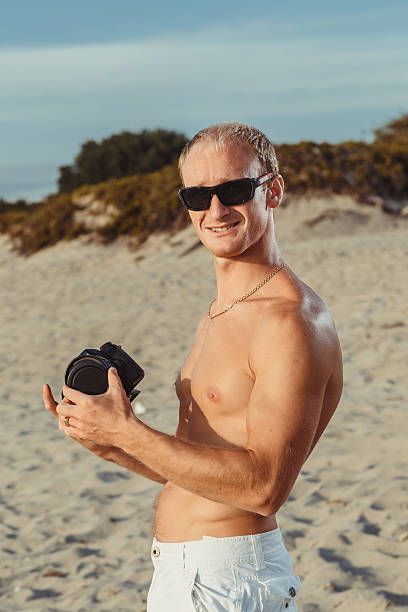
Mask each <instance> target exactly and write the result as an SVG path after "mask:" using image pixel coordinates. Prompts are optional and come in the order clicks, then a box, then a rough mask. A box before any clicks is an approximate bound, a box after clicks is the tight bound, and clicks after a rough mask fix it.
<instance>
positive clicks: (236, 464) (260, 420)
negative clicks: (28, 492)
mask: <svg viewBox="0 0 408 612" xmlns="http://www.w3.org/2000/svg"><path fill="white" fill-rule="evenodd" d="M272 331H273V336H274V337H273V343H274V345H275V346H276V347H279V350H278V351H276V350H274V349H273V347H272V344H271V338H270V336H269V335H268V333H264V334H262V338H260V339H259V340H258V341H257V344H256V346H255V348H254V351H253V354H254V355H255V358H254V359H253V363H252V364H251V366H252V369H253V372H254V376H255V383H254V387H253V390H252V393H251V397H250V401H249V406H248V410H247V430H248V440H247V445H246V448H245V449H242V450H236V449H227V448H225V449H223V448H214V447H211V446H206V445H203V444H196V443H190V442H188V441H184V440H181V439H179V438H176V437H175V436H170V435H167V434H165V433H162V432H159V431H157V430H155V429H152V428H151V427H149V426H148V425H146V424H144V423H143V422H142V421H140V420H139V419H137V418H136V417H134V416H133V414H132V415H128V418H127V421H126V423H125V425H124V426H123V425H121V426H118V427H117V429H116V431H115V427H112V425H111V426H110V431H113V432H114V433H113V435H114V439H112V440H111V441H110V443H112V444H113V445H115V446H118V447H120V448H121V449H123V451H125V452H126V453H127V454H128V455H131V456H133V457H135V458H137V459H138V460H140V461H142V462H143V463H144V464H145V465H146V466H148V467H149V468H150V469H152V470H154V471H155V472H157V473H158V474H160V475H162V476H163V478H164V479H166V480H167V481H171V482H173V483H174V484H176V485H178V486H180V487H182V488H184V489H187V490H188V491H191V492H192V493H195V494H197V495H200V496H202V497H206V498H208V499H211V500H213V501H217V502H221V503H224V504H229V505H232V506H237V507H239V508H243V509H245V510H249V511H251V512H256V513H258V514H263V515H265V516H268V515H270V514H273V513H275V512H276V511H277V510H278V508H279V507H280V505H281V504H282V503H283V501H284V500H285V499H286V497H287V496H288V494H289V492H290V490H291V488H292V486H293V483H294V482H295V480H296V478H297V476H298V474H299V471H300V469H301V467H302V465H303V463H304V461H305V459H306V458H307V456H308V453H309V450H310V448H311V445H312V442H313V438H314V434H315V432H316V429H317V425H318V421H319V416H320V412H321V408H322V401H323V396H324V390H325V386H326V384H327V380H328V377H329V375H330V366H329V361H330V360H329V359H328V355H327V354H325V353H324V352H322V345H321V343H320V342H319V341H317V340H316V338H315V336H314V333H313V331H311V330H310V327H309V328H308V327H307V326H305V325H304V324H303V322H302V321H297V320H295V321H293V320H289V322H288V323H285V324H283V325H280V326H279V331H277V330H276V328H275V327H274V328H273V330H272ZM115 376H116V377H117V374H116V375H115ZM111 380H112V376H111ZM112 387H114V385H112ZM64 393H65V394H66V395H67V397H69V398H70V399H71V400H72V401H73V402H75V403H78V404H80V403H81V400H82V399H83V397H82V398H81V396H82V394H80V393H79V392H78V391H73V390H70V389H68V388H66V387H64ZM86 398H88V399H87V401H88V402H92V398H91V399H89V396H86ZM89 409H90V405H88V411H89ZM71 414H72V410H71ZM73 414H74V415H75V413H73ZM78 415H79V413H78ZM111 418H112V415H111ZM74 422H76V423H77V424H78V426H77V427H75V431H74V428H72V430H71V428H67V429H66V433H67V434H68V435H71V436H72V437H80V436H83V437H86V438H88V439H89V437H91V438H92V437H93V438H98V431H97V427H96V428H95V427H93V428H91V429H92V431H91V430H90V429H89V430H87V429H86V424H84V427H83V429H82V430H81V426H82V419H81V417H80V416H78V420H76V419H74ZM100 435H102V434H100ZM102 443H104V442H103V441H102Z"/></svg>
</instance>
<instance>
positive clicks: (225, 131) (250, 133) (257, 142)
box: [178, 121, 279, 175]
mask: <svg viewBox="0 0 408 612" xmlns="http://www.w3.org/2000/svg"><path fill="white" fill-rule="evenodd" d="M205 140H209V141H212V142H213V143H214V145H215V148H216V150H217V151H219V150H220V149H222V148H224V147H225V145H228V144H235V143H239V144H243V145H244V146H246V147H248V148H249V149H251V150H252V151H253V152H254V154H255V156H256V158H257V159H258V161H259V163H260V166H261V172H262V173H265V174H267V173H268V172H273V173H274V174H279V166H278V159H277V157H276V153H275V149H274V147H273V145H272V143H271V141H270V140H269V138H267V137H266V136H265V134H264V133H263V132H261V130H258V129H257V128H255V127H252V126H249V125H246V124H245V123H239V122H238V121H233V122H231V123H227V122H225V123H214V124H213V125H210V126H209V127H207V128H205V129H203V130H201V131H200V132H198V133H197V134H196V135H195V136H193V138H192V139H191V140H190V141H189V142H188V143H187V144H186V145H185V147H184V149H183V150H182V152H181V154H180V157H179V163H178V167H179V171H180V175H181V170H182V166H183V164H184V162H185V160H186V157H187V155H188V154H189V153H190V151H191V149H192V148H193V147H194V145H196V144H197V143H199V142H202V141H205Z"/></svg>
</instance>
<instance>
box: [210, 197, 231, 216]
mask: <svg viewBox="0 0 408 612" xmlns="http://www.w3.org/2000/svg"><path fill="white" fill-rule="evenodd" d="M229 212H230V211H229V207H228V206H225V205H224V204H223V203H222V202H221V200H220V199H219V197H218V196H217V194H216V193H214V194H213V196H212V198H211V202H210V208H209V210H208V214H209V215H210V217H213V218H214V219H222V218H223V217H225V216H226V215H228V213H229Z"/></svg>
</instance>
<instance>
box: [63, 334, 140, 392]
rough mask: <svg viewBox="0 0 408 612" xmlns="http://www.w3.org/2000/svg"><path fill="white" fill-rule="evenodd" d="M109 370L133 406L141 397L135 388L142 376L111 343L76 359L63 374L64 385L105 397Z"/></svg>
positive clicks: (87, 351)
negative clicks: (111, 369) (118, 380)
mask: <svg viewBox="0 0 408 612" xmlns="http://www.w3.org/2000/svg"><path fill="white" fill-rule="evenodd" d="M112 366H113V367H115V368H116V369H117V372H118V374H119V377H120V379H121V381H122V385H123V388H124V389H125V392H126V395H127V396H128V398H129V400H130V401H131V402H132V401H133V400H134V399H135V397H137V396H138V395H139V393H140V391H139V390H138V389H136V385H137V384H138V383H139V382H140V381H141V380H142V378H143V376H144V372H143V370H142V368H141V367H140V366H139V365H138V364H137V363H136V361H134V360H133V359H132V358H131V357H130V355H128V354H127V353H126V352H125V351H124V350H123V348H122V347H121V346H120V345H118V344H112V342H105V344H103V345H102V346H101V347H100V349H99V350H98V349H85V350H83V351H82V353H80V354H79V355H78V357H75V358H74V359H73V360H72V361H71V362H70V364H69V365H68V367H67V370H66V372H65V384H66V385H67V386H68V387H71V388H72V389H77V390H78V391H82V393H86V394H88V395H99V394H101V393H105V392H106V391H107V390H108V370H109V368H111V367H112ZM63 397H64V396H63Z"/></svg>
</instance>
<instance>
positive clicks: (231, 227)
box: [182, 141, 271, 257]
mask: <svg viewBox="0 0 408 612" xmlns="http://www.w3.org/2000/svg"><path fill="white" fill-rule="evenodd" d="M182 173H183V182H184V185H185V187H198V186H201V187H212V186H214V185H218V184H219V183H223V182H225V181H231V180H234V179H240V178H245V177H250V178H255V177H257V176H259V175H261V174H262V171H261V169H260V163H259V161H258V160H257V159H256V157H255V155H254V153H253V152H252V151H250V150H249V149H248V148H246V147H245V146H243V145H240V144H230V145H226V146H225V147H224V148H222V149H221V150H219V151H217V150H216V149H215V146H214V144H213V143H212V142H211V141H204V142H202V143H198V144H196V145H195V146H194V147H193V148H192V149H191V151H190V153H189V154H188V156H187V158H186V160H185V162H184V164H183V167H182ZM188 212H189V214H190V218H191V221H192V222H193V225H194V228H195V230H196V232H197V235H198V237H199V238H200V240H201V242H202V243H203V244H204V246H206V247H207V249H208V250H209V251H211V253H213V255H215V256H216V257H237V256H239V255H241V254H243V253H245V252H246V251H248V250H249V249H250V248H251V247H253V246H254V245H256V244H257V243H258V242H259V240H260V239H261V238H262V236H263V235H264V234H265V231H266V229H267V226H268V223H269V222H270V212H271V211H270V209H269V207H268V206H267V204H266V188H265V190H264V188H263V187H258V188H257V189H256V190H255V195H254V198H253V199H252V200H249V201H248V202H245V203H244V204H239V205H238V206H224V205H223V204H222V203H221V202H220V200H219V199H218V196H217V195H213V197H212V200H211V206H210V208H208V209H207V210H201V211H192V210H189V211H188Z"/></svg>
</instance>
